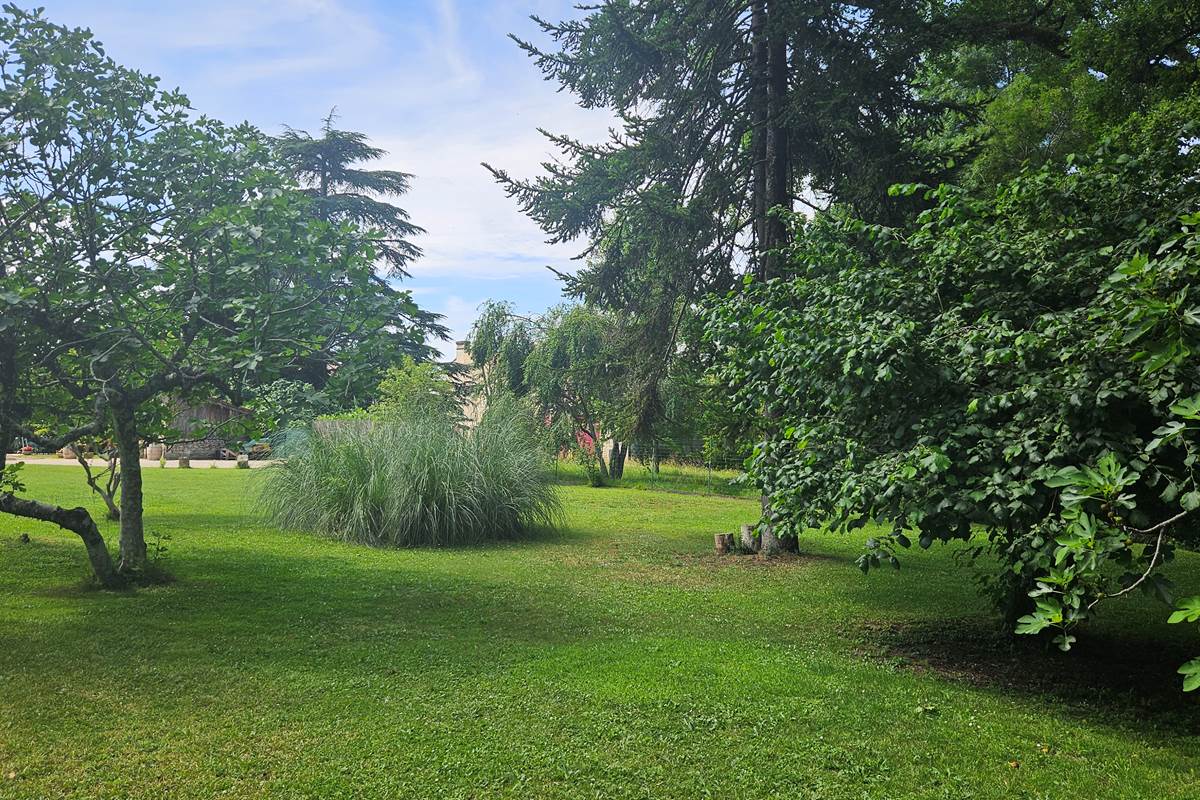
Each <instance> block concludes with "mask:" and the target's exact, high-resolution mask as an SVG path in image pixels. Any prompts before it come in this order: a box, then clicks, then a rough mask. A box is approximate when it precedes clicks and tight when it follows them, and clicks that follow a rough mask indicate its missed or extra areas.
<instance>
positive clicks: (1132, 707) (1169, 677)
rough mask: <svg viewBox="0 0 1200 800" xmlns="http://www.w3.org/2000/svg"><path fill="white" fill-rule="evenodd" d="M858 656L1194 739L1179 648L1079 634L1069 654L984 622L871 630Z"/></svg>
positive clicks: (1199, 725)
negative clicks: (1150, 723) (1151, 723)
mask: <svg viewBox="0 0 1200 800" xmlns="http://www.w3.org/2000/svg"><path fill="white" fill-rule="evenodd" d="M862 641H863V653H864V655H868V656H873V657H877V658H883V659H886V660H888V661H890V662H891V663H893V664H895V665H896V666H897V667H898V668H900V669H905V670H910V671H913V672H917V673H932V674H935V675H937V676H939V677H942V678H946V679H949V680H952V681H955V682H959V683H967V684H970V685H972V686H976V687H979V688H981V689H984V690H987V691H991V692H996V693H1000V694H1003V695H1005V696H1008V697H1015V696H1025V697H1044V698H1046V699H1047V700H1049V701H1051V702H1053V703H1056V704H1058V705H1059V706H1060V707H1061V709H1062V710H1063V711H1064V712H1066V713H1069V714H1071V715H1073V716H1076V717H1080V718H1089V719H1095V718H1097V717H1098V716H1101V717H1102V718H1106V719H1107V718H1108V717H1109V715H1110V714H1112V713H1114V712H1115V713H1119V714H1122V715H1132V716H1133V717H1136V718H1139V719H1141V720H1146V719H1153V720H1155V721H1156V722H1161V723H1163V724H1165V725H1169V726H1171V727H1176V728H1179V729H1182V730H1186V731H1188V732H1189V733H1193V734H1200V714H1198V713H1197V711H1200V697H1197V696H1196V695H1195V694H1188V693H1185V692H1183V691H1182V686H1181V678H1180V676H1179V675H1178V674H1177V673H1176V670H1177V669H1178V667H1179V665H1180V664H1182V663H1184V662H1185V661H1187V660H1188V659H1190V658H1192V657H1193V656H1194V655H1195V651H1194V650H1189V649H1188V648H1187V647H1186V646H1185V645H1184V644H1182V643H1178V642H1169V641H1163V640H1161V639H1149V638H1139V637H1136V636H1131V635H1128V634H1125V635H1122V636H1116V635H1114V634H1112V633H1109V632H1104V631H1085V632H1083V633H1082V634H1081V635H1080V636H1079V641H1078V642H1076V644H1075V645H1074V646H1073V647H1072V648H1071V651H1070V652H1069V653H1063V652H1061V651H1059V650H1058V648H1057V647H1056V646H1054V645H1053V644H1052V643H1051V642H1050V641H1049V639H1042V638H1034V637H1024V636H1022V637H1015V636H1008V635H1005V634H1004V633H1003V632H1002V631H1000V630H999V629H998V627H997V625H996V624H995V623H994V622H990V621H988V620H984V619H980V620H970V621H964V620H940V621H939V620H924V621H920V622H911V623H872V624H868V625H867V626H866V630H865V631H864V633H863V634H862Z"/></svg>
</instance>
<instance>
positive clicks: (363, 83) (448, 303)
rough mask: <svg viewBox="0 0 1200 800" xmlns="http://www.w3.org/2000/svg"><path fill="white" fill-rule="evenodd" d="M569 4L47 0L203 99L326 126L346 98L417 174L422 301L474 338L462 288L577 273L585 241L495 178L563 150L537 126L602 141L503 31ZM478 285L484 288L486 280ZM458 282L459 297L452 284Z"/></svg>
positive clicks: (541, 291) (273, 118)
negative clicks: (554, 240) (554, 225)
mask: <svg viewBox="0 0 1200 800" xmlns="http://www.w3.org/2000/svg"><path fill="white" fill-rule="evenodd" d="M569 1H570V0H493V2H489V3H486V4H484V5H483V6H482V7H472V8H471V10H470V13H469V14H468V13H461V10H460V7H459V5H458V0H404V2H403V3H401V2H399V1H398V0H389V2H387V3H384V4H382V5H380V6H378V7H376V8H375V9H373V10H368V7H367V6H366V5H363V4H362V3H361V2H359V0H273V2H244V1H243V2H239V1H238V0H172V1H171V2H159V3H157V4H151V3H149V2H141V1H140V0H107V1H106V2H105V3H103V4H101V3H93V2H89V1H87V0H46V3H47V5H48V6H49V8H48V10H47V14H48V15H49V16H50V17H51V18H52V19H55V20H57V21H63V22H66V23H68V24H72V25H85V26H89V27H91V28H93V30H94V31H95V32H96V34H97V37H98V38H99V39H100V40H101V41H104V42H105V43H106V45H108V49H109V52H110V53H111V54H112V55H113V56H114V58H116V59H117V60H118V61H121V62H122V63H124V64H127V65H128V66H132V67H136V68H139V69H143V70H146V71H150V72H154V73H157V74H160V75H162V76H163V78H164V84H166V85H168V86H180V87H181V88H182V89H183V90H184V92H185V93H187V94H188V95H189V96H190V97H191V98H192V100H193V103H194V105H195V106H196V107H197V109H199V110H200V111H202V112H204V113H207V114H211V115H214V116H217V117H221V118H224V119H226V120H228V121H231V122H234V121H240V120H242V119H249V120H250V121H251V122H253V123H255V124H258V125H260V126H262V127H263V128H264V129H266V130H268V131H271V132H275V131H278V130H279V126H280V125H281V124H284V123H287V124H289V125H293V126H295V127H298V128H305V129H309V130H312V129H315V128H316V127H317V126H318V125H319V121H320V119H321V117H323V116H324V114H325V113H326V112H327V111H328V110H329V109H330V108H333V107H335V106H336V107H337V108H338V112H339V114H340V123H339V124H341V125H342V126H344V127H346V128H348V129H351V130H361V131H365V132H366V133H367V134H368V135H369V136H371V137H372V139H373V140H374V141H375V142H376V143H377V144H379V145H380V146H381V147H384V148H386V149H387V150H389V151H390V153H389V155H388V156H387V157H386V159H384V161H383V162H382V163H380V164H379V166H381V167H386V168H392V169H400V170H403V171H406V172H411V173H414V174H415V175H416V179H415V180H414V182H413V189H412V191H411V192H410V193H409V194H408V195H406V196H405V197H404V198H403V199H401V200H400V201H399V202H400V204H401V205H402V206H403V207H404V208H405V209H406V210H407V211H408V212H409V213H410V214H411V216H412V218H413V221H414V222H416V223H417V224H418V225H421V226H422V227H423V228H425V229H426V230H427V231H428V234H427V235H425V236H423V237H421V238H420V240H419V241H418V244H420V246H421V247H422V248H423V249H424V251H425V253H426V255H425V257H424V258H422V259H421V260H420V261H418V262H417V263H415V264H414V265H412V268H411V272H412V273H413V275H414V278H415V279H416V280H417V281H418V282H420V281H424V282H426V283H427V284H432V286H433V287H437V286H438V285H439V284H441V286H442V288H429V289H427V290H426V291H427V293H426V294H423V295H422V303H423V304H424V305H426V306H428V307H429V308H430V309H431V310H435V311H441V312H443V313H446V314H447V316H448V318H449V320H450V327H451V329H452V330H454V331H455V333H456V334H457V335H460V336H461V335H463V334H465V332H466V330H467V329H469V327H470V322H471V321H472V320H473V318H474V314H475V309H476V307H477V306H478V304H479V302H480V301H482V300H483V299H484V298H483V297H482V296H481V297H479V298H477V299H469V300H468V299H464V297H465V296H466V294H469V292H467V293H462V291H461V290H456V289H449V286H450V285H455V286H461V285H462V283H461V281H462V280H463V279H467V280H477V281H492V283H491V287H492V288H496V287H497V286H498V285H499V284H497V283H496V281H498V280H502V281H503V285H504V288H503V291H505V292H506V296H508V297H510V298H520V297H522V296H523V295H522V287H526V289H527V291H526V292H525V295H527V296H531V297H534V296H536V297H548V296H551V295H553V294H554V292H553V289H552V288H551V287H552V286H553V283H554V279H553V277H552V276H551V275H550V274H549V273H548V272H547V271H546V270H545V265H547V264H550V265H553V266H554V267H555V268H556V269H560V270H570V269H573V268H574V267H575V266H576V262H573V261H572V257H573V256H575V255H576V254H577V253H578V252H579V251H580V250H581V249H582V247H583V243H582V242H576V243H570V244H565V245H564V244H560V245H548V244H546V243H545V238H546V236H545V234H544V233H543V232H542V231H541V230H539V229H538V227H537V226H536V225H535V224H534V223H533V222H532V221H531V220H529V219H528V218H527V217H526V216H524V215H523V214H521V213H520V211H519V210H518V208H517V205H516V203H515V202H514V201H513V200H511V199H509V198H507V197H506V196H505V195H504V192H503V190H502V188H501V187H499V186H498V185H496V183H495V182H494V180H493V179H492V177H491V175H490V174H489V173H488V172H487V171H486V170H485V169H484V168H483V167H482V166H480V162H481V161H487V162H489V163H491V164H493V165H495V166H497V167H499V168H502V169H505V170H507V171H508V172H510V173H511V174H513V175H515V176H521V177H527V176H533V175H536V174H538V173H539V172H540V171H541V166H540V165H541V163H542V162H543V161H546V160H548V159H551V158H553V157H554V156H555V155H556V154H555V153H554V152H553V149H552V147H551V146H550V144H549V143H548V142H547V141H546V140H545V139H544V138H543V137H542V136H541V135H540V134H538V133H537V130H536V129H537V128H538V127H544V128H546V129H548V130H551V131H556V132H564V133H570V134H571V135H572V136H575V137H578V138H580V139H583V140H585V141H587V140H591V141H596V140H600V139H603V138H604V136H605V134H606V131H607V128H608V126H609V124H610V117H609V116H608V115H607V114H605V113H604V112H597V111H586V110H584V109H581V108H579V107H577V106H576V105H575V104H574V102H573V100H572V97H571V96H570V95H569V94H566V93H559V92H556V91H555V88H556V86H555V84H553V83H547V82H545V81H543V80H542V76H541V75H540V74H539V73H538V71H537V69H536V67H535V66H534V65H533V64H532V63H530V61H529V60H528V58H526V57H525V56H524V54H522V53H521V52H520V51H519V50H518V49H517V47H516V46H515V45H514V44H513V43H512V42H510V41H508V40H507V39H506V37H505V34H506V33H507V32H508V31H516V32H518V33H519V34H521V35H522V36H529V37H533V38H537V36H538V35H539V34H538V31H537V30H536V27H535V26H534V25H533V23H531V22H529V21H528V19H527V18H526V16H527V14H529V13H531V12H532V13H537V14H540V15H542V16H545V17H548V18H560V17H563V16H567V15H569V14H572V13H575V12H572V10H571V6H570V5H569ZM485 286H487V284H481V289H480V293H481V294H482V293H483V292H486V291H487V289H486V288H483V287H485ZM448 291H450V292H454V291H458V292H459V293H458V294H450V295H449V296H448V295H447V292H448Z"/></svg>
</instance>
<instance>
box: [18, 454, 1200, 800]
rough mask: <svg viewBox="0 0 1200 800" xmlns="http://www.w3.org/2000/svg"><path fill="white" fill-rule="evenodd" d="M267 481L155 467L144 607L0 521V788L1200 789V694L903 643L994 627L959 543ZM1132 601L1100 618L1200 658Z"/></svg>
mask: <svg viewBox="0 0 1200 800" xmlns="http://www.w3.org/2000/svg"><path fill="white" fill-rule="evenodd" d="M26 473H27V476H28V483H29V485H30V488H31V491H32V492H33V493H35V494H37V495H40V496H42V497H50V498H53V499H55V500H57V501H59V502H64V503H77V502H84V501H87V498H86V494H85V492H84V491H83V490H82V488H83V487H82V481H81V480H80V477H79V474H78V473H77V472H76V471H75V470H74V469H72V468H66V467H30V468H28V469H27V470H26ZM256 478H257V475H256V474H255V473H248V472H244V471H233V470H229V471H226V470H192V471H190V472H187V471H177V470H161V471H160V470H150V471H149V472H148V474H147V476H146V485H147V493H148V495H147V497H148V509H147V520H148V526H149V529H150V530H151V531H152V532H157V533H161V534H167V535H169V536H170V545H169V546H170V555H169V558H168V560H167V566H168V568H169V569H170V570H171V571H172V572H174V573H175V574H176V576H177V577H178V580H177V582H175V583H173V584H171V585H168V586H163V587H158V588H154V589H144V590H140V591H137V592H134V593H128V594H110V593H100V592H91V591H81V590H80V589H78V588H77V586H78V584H79V581H80V579H81V578H82V577H83V574H84V563H85V562H84V557H83V551H82V548H81V546H80V545H79V544H78V542H77V541H75V540H73V539H72V537H70V536H69V535H67V534H63V533H60V532H57V531H55V530H53V529H51V528H50V527H45V526H38V525H34V524H30V523H27V522H24V521H20V520H15V519H13V518H10V517H0V681H2V684H0V686H2V687H3V688H2V691H0V797H4V798H56V797H79V798H163V797H204V798H208V797H283V798H305V797H312V798H317V797H320V798H333V797H371V798H375V797H377V798H395V797H422V798H424V797H456V798H490V797H569V798H600V797H644V798H667V797H677V798H697V797H718V798H754V797H779V798H823V799H828V798H955V799H956V800H957V799H960V798H1089V799H1091V798H1159V799H1160V800H1165V798H1180V800H1183V799H1184V798H1189V799H1190V798H1196V797H1200V776H1198V775H1197V765H1198V764H1200V760H1198V759H1200V742H1198V741H1197V739H1196V738H1195V737H1194V736H1193V735H1192V733H1193V731H1194V726H1190V723H1191V722H1193V721H1194V720H1195V718H1196V715H1197V714H1200V708H1198V707H1197V706H1196V705H1194V704H1188V703H1184V704H1182V705H1179V706H1177V707H1174V708H1170V709H1167V708H1159V707H1157V706H1156V705H1154V703H1153V702H1151V701H1139V700H1137V699H1136V698H1134V697H1125V696H1124V695H1121V694H1120V693H1116V694H1114V693H1113V692H1101V690H1100V689H1099V687H1096V689H1095V692H1094V693H1093V692H1092V691H1091V689H1090V688H1089V687H1090V686H1091V685H1092V683H1093V682H1094V678H1093V676H1091V675H1089V673H1088V669H1087V663H1088V662H1086V661H1078V662H1072V661H1070V660H1064V661H1063V662H1062V663H1063V664H1064V665H1067V666H1068V667H1069V665H1071V664H1077V665H1078V666H1077V667H1075V668H1074V669H1075V672H1074V673H1073V674H1072V673H1071V672H1068V670H1067V669H1066V668H1064V669H1063V678H1062V681H1063V682H1074V683H1077V684H1078V686H1079V687H1080V688H1081V690H1082V693H1081V694H1079V695H1078V696H1075V697H1073V698H1071V699H1062V698H1061V697H1060V696H1058V695H1045V694H1041V693H1038V692H1034V691H1029V690H1022V689H1020V688H1017V689H1013V688H1002V687H1000V686H996V685H990V684H989V683H988V681H987V679H986V676H984V678H983V679H982V680H978V681H967V680H960V679H955V678H952V677H946V676H944V675H943V674H942V673H940V672H938V671H935V670H930V669H921V668H918V667H914V666H913V665H911V664H905V663H902V660H901V659H898V658H895V657H889V656H887V654H886V652H884V650H883V649H881V645H880V642H881V641H882V639H881V634H880V631H881V630H891V629H892V626H895V625H901V626H904V625H913V626H916V627H920V628H922V629H924V628H925V627H929V626H932V628H933V629H935V630H936V629H937V628H938V625H939V623H944V625H946V626H952V627H954V628H955V629H962V628H971V627H972V626H976V627H979V628H981V629H985V626H986V625H987V624H989V622H988V619H989V618H988V616H987V610H986V606H985V604H984V603H983V602H982V601H981V600H980V599H979V598H978V596H977V595H976V593H975V591H974V589H973V587H972V584H971V581H970V577H969V575H968V574H966V573H964V572H961V571H958V570H955V569H953V567H952V552H951V551H950V550H948V549H940V550H938V549H935V550H932V551H930V552H914V553H912V554H911V555H910V556H909V557H908V558H907V559H906V560H905V564H904V568H903V569H902V570H901V571H900V572H894V573H893V572H884V573H879V574H877V575H872V576H871V577H869V578H864V577H863V576H862V575H861V574H860V573H858V572H857V571H856V570H855V569H854V567H853V566H852V564H851V560H852V558H853V555H854V554H855V552H856V548H857V546H858V543H857V542H856V541H854V540H851V539H846V538H840V537H834V536H829V535H814V536H813V537H811V538H809V539H807V540H806V541H805V544H804V547H805V550H806V553H807V555H806V556H805V557H803V558H800V559H794V560H785V561H782V562H780V563H775V564H770V565H762V564H759V563H757V562H755V561H754V560H752V559H747V558H741V557H722V558H718V557H715V556H713V555H712V553H711V548H712V533H713V532H714V531H720V530H732V529H733V528H734V527H735V526H736V525H737V524H738V523H740V522H743V521H749V520H750V519H751V518H752V516H753V514H754V502H753V501H749V500H743V499H732V498H721V497H697V496H690V495H679V494H672V493H666V492H652V491H639V490H628V489H590V488H587V487H582V486H566V487H564V488H563V489H562V492H563V499H564V501H565V504H566V506H567V509H568V525H567V527H566V528H565V529H564V530H563V531H562V532H560V533H559V534H554V535H546V536H542V537H540V538H536V539H533V540H529V541H523V542H515V543H506V544H503V545H498V546H494V547H477V548H467V549H456V550H439V551H434V550H381V549H369V548H366V547H362V546H357V545H351V544H345V543H341V542H337V541H330V540H325V539H320V538H317V537H315V536H312V535H307V534H304V533H297V532H282V531H278V530H273V529H270V528H268V527H264V526H263V525H261V524H260V523H259V522H257V521H256V518H255V516H254V514H253V503H254V500H253V498H254V495H253V492H252V484H253V482H254V480H255V479H256ZM89 502H90V501H89ZM90 505H91V506H93V507H94V508H95V509H96V513H97V515H98V516H99V511H100V508H99V506H97V505H96V504H95V503H90ZM21 532H28V533H29V534H30V535H31V537H32V542H31V543H29V544H22V543H20V542H19V541H18V534H19V533H21ZM106 534H108V535H109V536H112V537H113V538H115V531H114V530H113V526H112V525H107V526H106ZM1184 561H1185V563H1182V564H1179V565H1176V566H1177V569H1176V573H1178V575H1179V577H1180V578H1181V580H1182V573H1184V572H1185V571H1188V570H1190V571H1192V572H1194V571H1195V566H1196V563H1197V561H1196V559H1195V558H1194V557H1190V556H1188V557H1186V558H1185V559H1184ZM1180 567H1184V568H1187V569H1181V568H1180ZM1182 582H1183V583H1184V586H1183V587H1182V588H1183V589H1185V590H1187V589H1191V590H1193V591H1196V590H1200V586H1196V585H1190V586H1189V585H1188V584H1187V582H1186V581H1182ZM1143 602H1144V601H1142V600H1140V599H1139V600H1136V601H1134V603H1132V604H1125V605H1123V606H1122V607H1121V608H1120V609H1119V610H1117V611H1115V612H1114V613H1110V614H1109V615H1108V616H1106V618H1105V622H1104V624H1103V625H1101V626H1099V629H1098V630H1094V631H1092V632H1090V634H1091V635H1100V636H1105V635H1113V636H1115V635H1122V636H1125V637H1126V638H1130V639H1131V640H1133V641H1137V642H1142V643H1144V645H1143V646H1142V647H1141V649H1142V650H1145V651H1146V652H1153V651H1154V650H1155V648H1158V647H1160V646H1161V647H1164V648H1169V647H1178V646H1179V645H1180V643H1181V642H1183V643H1187V644H1192V643H1197V644H1200V642H1193V638H1197V637H1195V634H1194V632H1193V631H1189V630H1186V629H1185V626H1172V627H1170V628H1168V627H1167V626H1165V625H1162V624H1160V623H1158V622H1153V620H1159V619H1161V618H1162V617H1163V616H1165V614H1164V613H1163V612H1162V610H1161V609H1153V612H1154V613H1153V614H1152V615H1148V614H1146V613H1144V612H1146V611H1147V610H1148V609H1149V606H1146V605H1142V603H1143ZM1147 621H1150V622H1147ZM1198 649H1200V648H1198ZM1171 657H1173V656H1171ZM1155 680H1157V678H1155ZM1148 702H1149V704H1147V703H1148Z"/></svg>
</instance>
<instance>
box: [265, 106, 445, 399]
mask: <svg viewBox="0 0 1200 800" xmlns="http://www.w3.org/2000/svg"><path fill="white" fill-rule="evenodd" d="M335 120H336V116H335V113H334V112H333V111H331V112H330V113H329V115H328V116H327V117H326V118H325V120H324V121H323V123H322V125H321V131H320V135H319V136H313V135H312V134H310V133H308V132H307V131H303V130H297V129H294V128H287V129H286V130H285V131H284V133H283V135H282V136H279V137H278V138H276V139H275V140H274V142H273V145H274V148H275V151H276V154H277V158H278V159H279V162H280V163H281V164H282V166H283V169H284V170H285V171H286V173H287V174H288V175H290V176H291V177H292V179H293V180H295V181H296V183H297V184H298V185H299V186H300V187H301V190H302V191H303V192H304V193H305V194H306V195H308V196H309V197H310V198H312V205H311V209H312V213H313V214H314V215H315V216H316V217H317V219H319V220H321V221H324V222H331V223H334V224H348V225H352V226H354V227H355V228H358V229H360V230H363V231H368V232H370V234H371V238H372V243H373V245H374V248H375V250H376V253H377V255H378V257H379V258H380V260H381V261H382V262H383V264H384V265H386V270H385V274H384V275H382V276H380V277H378V278H377V280H378V281H379V282H380V283H381V284H389V280H390V281H395V280H397V279H400V278H405V277H407V276H408V272H407V271H406V268H407V266H408V264H409V263H411V262H412V260H413V259H415V258H417V257H419V256H420V255H421V250H420V248H419V247H417V246H416V245H415V244H413V242H412V239H413V237H415V236H418V235H420V234H421V233H424V231H423V229H421V228H420V227H418V226H417V225H415V224H413V222H412V221H411V219H410V218H409V215H408V212H406V211H405V210H404V209H402V208H401V207H399V206H397V205H395V204H394V203H391V202H388V200H387V199H386V198H392V197H399V196H400V195H403V194H406V193H407V192H408V190H409V186H410V183H409V182H410V180H411V179H412V175H410V174H408V173H406V172H398V171H395V170H383V169H367V168H366V167H365V164H367V163H369V162H372V161H377V160H378V159H380V158H382V157H383V156H385V155H386V154H387V152H386V151H385V150H383V149H381V148H378V147H375V146H373V145H372V144H371V143H370V140H369V139H368V138H367V136H366V134H363V133H358V132H355V131H344V130H340V129H338V128H337V127H335V124H334V123H335ZM406 317H407V319H406V320H405V322H406V324H405V325H403V326H401V327H400V328H398V329H397V331H398V332H399V333H400V335H396V336H391V337H388V338H389V339H390V341H387V342H386V343H385V342H384V341H383V337H382V336H379V335H377V336H375V337H373V338H371V339H369V340H367V341H366V342H364V343H362V344H361V345H360V346H359V347H358V348H356V349H355V350H353V351H348V352H345V353H342V354H341V358H340V361H339V367H338V369H337V370H336V371H330V370H329V369H327V368H326V366H325V364H324V363H323V362H322V361H321V359H310V360H308V361H307V362H305V363H304V364H303V365H301V366H300V368H299V369H298V371H296V372H295V375H294V378H295V379H297V380H300V381H302V382H304V383H309V384H311V385H312V386H314V387H315V388H316V389H318V390H321V391H324V392H325V393H326V394H327V396H328V397H329V398H330V401H331V402H332V403H334V404H335V405H337V406H339V407H343V408H351V407H354V406H358V405H363V404H365V403H366V402H369V401H370V399H371V397H370V391H371V389H372V388H373V387H375V386H376V385H378V383H379V381H380V380H381V379H382V378H383V372H384V371H385V370H386V369H387V368H388V367H389V366H392V365H396V364H398V363H399V361H398V360H399V359H401V358H403V357H404V356H411V357H414V358H417V359H419V360H429V359H431V358H432V356H433V352H434V351H433V349H432V348H431V347H430V346H429V345H427V344H426V340H427V339H428V338H431V337H432V338H437V337H444V336H445V335H446V328H445V327H444V326H443V325H441V324H440V323H439V322H438V320H439V319H440V316H439V315H437V314H433V313H431V312H428V311H424V310H423V309H420V308H418V307H417V306H415V305H412V306H410V307H409V308H408V309H407V310H406ZM383 332H384V331H380V332H378V333H383ZM409 332H419V333H420V334H421V335H419V336H410V335H406V334H408V333H409ZM380 345H383V346H380Z"/></svg>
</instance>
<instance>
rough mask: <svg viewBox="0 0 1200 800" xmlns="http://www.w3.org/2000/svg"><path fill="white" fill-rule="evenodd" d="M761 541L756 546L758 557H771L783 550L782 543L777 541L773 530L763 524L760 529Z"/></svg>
mask: <svg viewBox="0 0 1200 800" xmlns="http://www.w3.org/2000/svg"><path fill="white" fill-rule="evenodd" d="M761 539H762V542H761V543H760V544H759V546H758V557H759V558H771V557H772V556H774V555H778V554H779V553H781V552H783V544H782V543H781V542H780V541H779V537H778V536H776V535H775V531H773V530H771V527H770V526H764V527H763V529H762V536H761Z"/></svg>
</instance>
